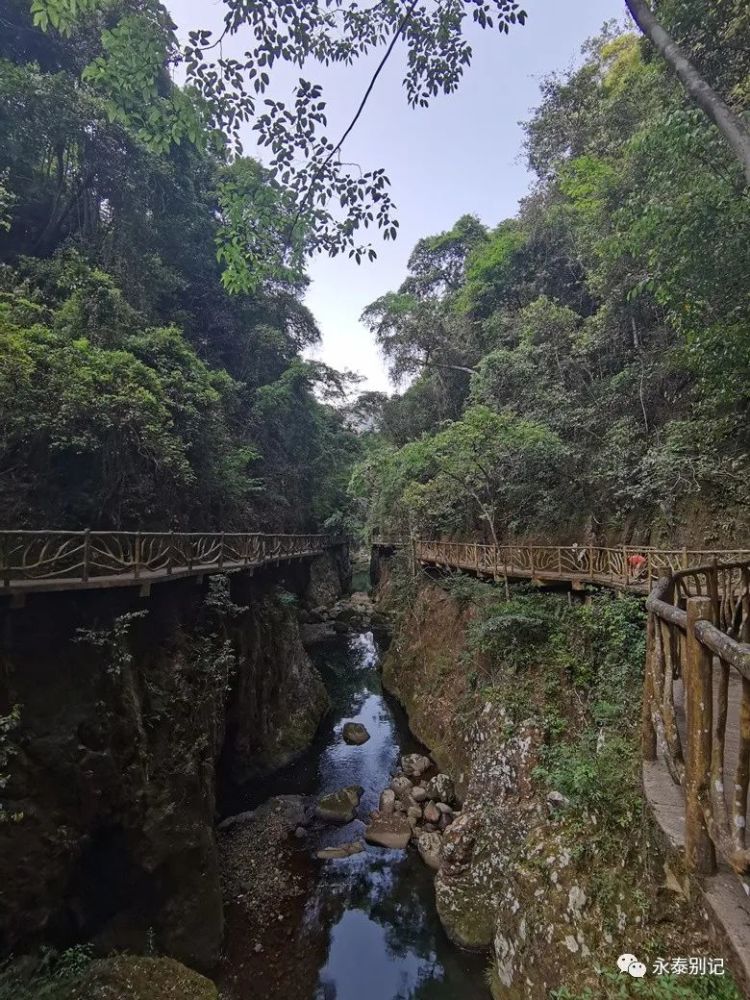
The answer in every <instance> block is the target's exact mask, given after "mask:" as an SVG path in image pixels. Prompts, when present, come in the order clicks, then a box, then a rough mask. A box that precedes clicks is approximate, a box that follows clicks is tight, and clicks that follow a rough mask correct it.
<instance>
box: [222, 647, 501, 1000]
mask: <svg viewBox="0 0 750 1000" xmlns="http://www.w3.org/2000/svg"><path fill="white" fill-rule="evenodd" d="M312 655H313V659H314V660H315V662H316V664H317V666H318V668H319V669H320V671H321V674H322V675H323V678H324V680H325V682H326V685H327V687H328V691H329V694H330V697H331V702H332V711H331V712H330V714H329V715H328V717H327V718H326V719H325V720H324V722H323V724H322V726H321V729H320V731H319V733H318V736H317V738H316V741H315V743H314V745H313V746H312V747H311V748H310V749H309V751H307V752H306V753H305V754H304V755H303V756H302V757H301V758H300V759H298V760H297V761H295V763H294V764H292V765H290V766H289V767H287V768H285V769H284V770H282V771H280V772H276V773H275V774H273V775H272V776H271V777H269V778H267V779H264V780H262V781H255V782H251V783H249V784H248V785H245V786H243V787H242V788H241V789H238V790H237V791H236V793H235V795H234V796H233V801H232V802H231V803H229V804H230V805H231V807H232V809H233V811H241V810H244V809H252V808H254V807H255V806H257V805H258V804H260V803H261V802H263V801H265V800H266V799H267V798H269V797H270V796H272V795H281V794H302V795H314V796H319V795H322V794H324V793H326V792H329V791H333V790H335V789H337V788H341V787H343V786H345V785H361V786H362V787H363V788H364V795H363V796H362V800H361V803H360V806H359V809H358V817H366V816H367V814H368V813H369V812H370V811H371V810H373V809H375V808H377V805H378V799H379V796H380V792H381V791H382V790H383V789H384V788H385V787H386V786H387V785H388V783H389V781H390V778H391V775H392V773H393V771H394V770H395V768H396V766H397V763H398V758H399V756H400V755H401V754H403V753H413V752H417V751H423V747H421V746H420V745H419V744H418V743H417V742H416V740H415V739H414V737H413V736H412V735H411V733H410V732H409V728H408V724H407V720H406V716H405V714H404V712H403V711H402V709H401V708H400V706H399V705H398V704H397V703H396V702H395V701H394V700H393V699H392V698H390V697H389V696H388V695H387V694H386V693H385V692H384V691H383V689H382V686H381V683H380V673H379V670H378V661H379V656H380V653H379V649H378V645H377V643H376V642H375V640H374V639H373V636H372V634H371V633H370V632H366V633H363V634H356V635H350V636H347V635H343V636H338V637H337V638H336V639H335V640H332V641H330V642H326V643H325V644H321V645H320V646H319V647H318V648H317V649H316V650H314V651H313V654H312ZM347 721H356V722H362V723H364V725H365V726H366V727H367V729H368V731H369V733H370V740H369V741H368V742H367V743H365V744H364V746H359V747H355V746H347V744H345V743H344V742H343V740H342V739H341V729H342V726H343V724H344V722H347ZM363 833H364V823H363V821H362V819H360V818H357V819H355V820H354V821H353V822H351V823H349V824H347V825H346V826H343V827H342V826H333V825H326V826H322V827H320V828H316V829H315V830H314V831H313V833H312V835H311V837H310V838H309V839H308V840H307V841H306V842H304V843H303V844H302V845H300V849H299V852H298V860H299V872H301V873H302V874H303V876H304V878H305V881H306V885H307V887H308V891H306V893H305V895H304V899H303V900H302V902H301V904H300V906H299V908H298V910H297V912H295V913H292V914H290V915H289V918H288V921H287V922H288V924H289V929H288V931H287V934H288V937H287V938H286V939H283V941H282V943H281V944H279V942H278V938H277V939H276V943H275V944H271V945H270V947H267V948H266V949H265V952H264V954H269V955H270V953H271V950H272V949H273V950H275V951H276V952H278V949H279V948H282V949H283V951H284V956H288V963H287V964H285V963H284V961H281V962H279V961H278V955H276V959H277V961H276V962H275V963H274V964H275V966H276V969H277V970H279V969H280V971H277V972H276V973H275V974H274V975H273V976H270V975H267V974H266V973H267V969H266V968H265V967H264V962H263V960H262V958H261V957H258V958H257V959H256V960H254V959H253V956H251V957H250V958H249V959H248V958H246V955H245V956H243V962H242V964H243V968H244V972H243V974H242V975H239V974H237V973H236V970H235V975H234V977H233V980H234V981H233V988H232V990H231V996H232V998H233V1000H289V998H290V997H292V996H294V997H300V998H309V1000H480V998H481V1000H487V998H488V997H489V990H488V987H487V984H486V978H485V969H486V967H487V959H486V958H485V957H483V956H478V955H471V954H467V953H465V952H462V951H460V950H459V949H457V948H455V947H454V946H453V945H452V944H451V943H450V941H449V940H448V938H447V937H446V935H445V932H444V931H443V929H442V926H441V924H440V922H439V920H438V916H437V913H436V910H435V901H434V889H433V876H432V873H431V872H430V871H429V869H428V868H427V867H426V866H425V865H424V864H423V863H422V861H421V859H420V858H419V856H418V855H417V853H416V852H415V850H414V849H413V848H410V849H409V850H408V851H406V852H403V851H388V850H383V849H382V848H377V847H370V846H368V847H367V850H366V851H365V852H364V853H361V854H357V855H353V856H352V857H349V858H346V859H343V860H336V861H317V860H315V859H314V854H315V851H316V850H318V849H319V848H320V847H328V846H332V845H335V844H342V843H348V842H350V841H353V840H357V839H362V836H363ZM229 934H230V959H229V961H230V962H231V961H232V958H231V954H234V955H235V964H238V960H237V958H236V956H237V955H238V954H242V953H243V952H244V953H246V952H248V951H250V950H251V948H250V943H249V942H245V941H243V940H241V939H240V940H237V938H238V934H241V932H238V931H237V929H235V931H234V934H233V932H232V925H231V918H230V927H229Z"/></svg>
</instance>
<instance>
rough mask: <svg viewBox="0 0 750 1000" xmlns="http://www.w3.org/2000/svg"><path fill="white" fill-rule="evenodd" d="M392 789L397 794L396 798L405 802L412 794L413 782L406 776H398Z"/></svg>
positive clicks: (392, 783) (392, 784) (392, 782)
mask: <svg viewBox="0 0 750 1000" xmlns="http://www.w3.org/2000/svg"><path fill="white" fill-rule="evenodd" d="M391 788H392V789H393V791H394V792H395V793H396V798H397V799H400V800H401V801H405V800H406V799H407V798H408V797H409V796H410V794H411V790H412V782H411V780H410V779H409V778H407V777H406V775H404V774H398V775H396V777H395V778H394V779H393V781H391Z"/></svg>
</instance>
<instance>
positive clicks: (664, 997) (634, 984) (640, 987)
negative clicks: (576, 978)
mask: <svg viewBox="0 0 750 1000" xmlns="http://www.w3.org/2000/svg"><path fill="white" fill-rule="evenodd" d="M631 998H632V1000H742V995H741V993H740V992H739V991H738V989H737V987H736V986H735V985H734V982H733V981H732V979H731V978H730V977H729V976H703V977H695V978H692V977H687V976H660V977H657V978H651V979H645V978H644V979H632V978H630V977H628V976H626V975H623V974H618V973H614V972H602V973H601V976H600V980H599V984H598V985H597V987H596V988H595V989H593V990H592V989H584V990H583V991H582V992H575V991H571V990H569V989H567V987H563V988H562V989H559V990H553V991H552V993H551V994H550V1000H631Z"/></svg>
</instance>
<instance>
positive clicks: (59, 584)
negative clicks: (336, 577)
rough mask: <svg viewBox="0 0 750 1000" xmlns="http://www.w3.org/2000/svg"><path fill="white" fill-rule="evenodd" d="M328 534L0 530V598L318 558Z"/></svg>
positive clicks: (328, 543) (331, 543)
mask: <svg viewBox="0 0 750 1000" xmlns="http://www.w3.org/2000/svg"><path fill="white" fill-rule="evenodd" d="M345 544H346V539H344V538H337V537H333V536H331V535H263V534H258V533H252V534H250V533H227V534H206V533H178V532H142V531H137V532H133V531H2V532H0V596H2V595H3V594H10V595H22V594H26V593H30V592H31V593H33V592H41V591H56V590H91V589H98V588H108V587H132V586H139V587H142V588H148V586H150V584H152V583H159V582H162V581H166V580H174V579H179V578H180V577H186V576H193V577H199V576H205V575H208V574H213V573H231V572H234V571H237V570H251V569H254V568H257V567H261V566H268V565H275V564H277V563H283V562H292V561H294V560H299V559H307V558H309V557H311V556H317V555H321V554H322V553H324V552H326V551H327V550H329V549H332V548H336V547H338V546H341V545H345Z"/></svg>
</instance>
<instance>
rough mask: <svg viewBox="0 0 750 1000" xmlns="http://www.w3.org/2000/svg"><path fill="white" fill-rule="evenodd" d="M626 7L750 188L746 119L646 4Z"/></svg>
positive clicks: (629, 1)
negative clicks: (739, 167)
mask: <svg viewBox="0 0 750 1000" xmlns="http://www.w3.org/2000/svg"><path fill="white" fill-rule="evenodd" d="M625 3H626V6H627V8H628V10H629V11H630V13H631V14H632V15H633V19H634V21H635V23H636V24H637V25H638V27H639V28H640V29H641V31H642V32H643V34H644V35H645V36H646V37H647V38H648V39H649V40H650V41H651V42H652V43H653V45H654V46H655V48H656V49H657V51H658V52H659V53H660V54H661V55H662V56H663V57H664V59H665V60H666V62H667V63H668V64H669V66H670V67H671V68H672V70H673V71H674V72H675V74H676V75H677V77H678V78H679V80H680V82H681V83H682V85H683V86H684V88H685V90H686V91H687V92H688V94H689V95H690V96H691V97H692V99H693V100H694V101H695V103H696V104H697V105H698V107H699V108H700V109H701V110H702V111H703V112H704V113H705V114H706V115H708V117H709V118H710V119H711V121H712V122H713V123H714V125H716V127H717V128H718V130H719V131H720V132H721V134H722V135H723V136H724V138H725V139H726V141H727V142H728V143H729V145H730V146H731V147H732V150H733V151H734V154H735V156H736V157H737V159H738V160H739V162H740V164H741V165H742V169H743V171H744V174H745V181H746V183H747V185H748V187H750V130H749V129H748V127H747V126H746V125H745V123H744V122H743V120H742V118H740V116H739V115H738V114H735V112H734V111H732V109H731V108H730V107H729V105H728V104H726V102H725V101H724V100H722V98H721V97H720V96H719V95H718V94H717V93H716V91H715V90H714V89H713V87H711V86H710V85H709V84H708V83H706V81H705V80H704V79H703V77H702V76H701V75H700V73H699V72H698V70H697V69H696V68H695V66H693V64H692V63H691V62H690V60H689V59H688V58H687V57H686V56H685V54H684V53H683V52H682V50H681V49H680V47H679V46H678V45H677V43H676V42H675V41H674V40H673V39H672V38H671V37H670V36H669V34H668V33H667V32H666V31H665V30H664V28H662V26H661V25H660V24H659V22H658V21H657V19H656V17H655V16H654V13H653V11H652V10H651V8H650V7H649V5H648V3H646V0H625Z"/></svg>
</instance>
